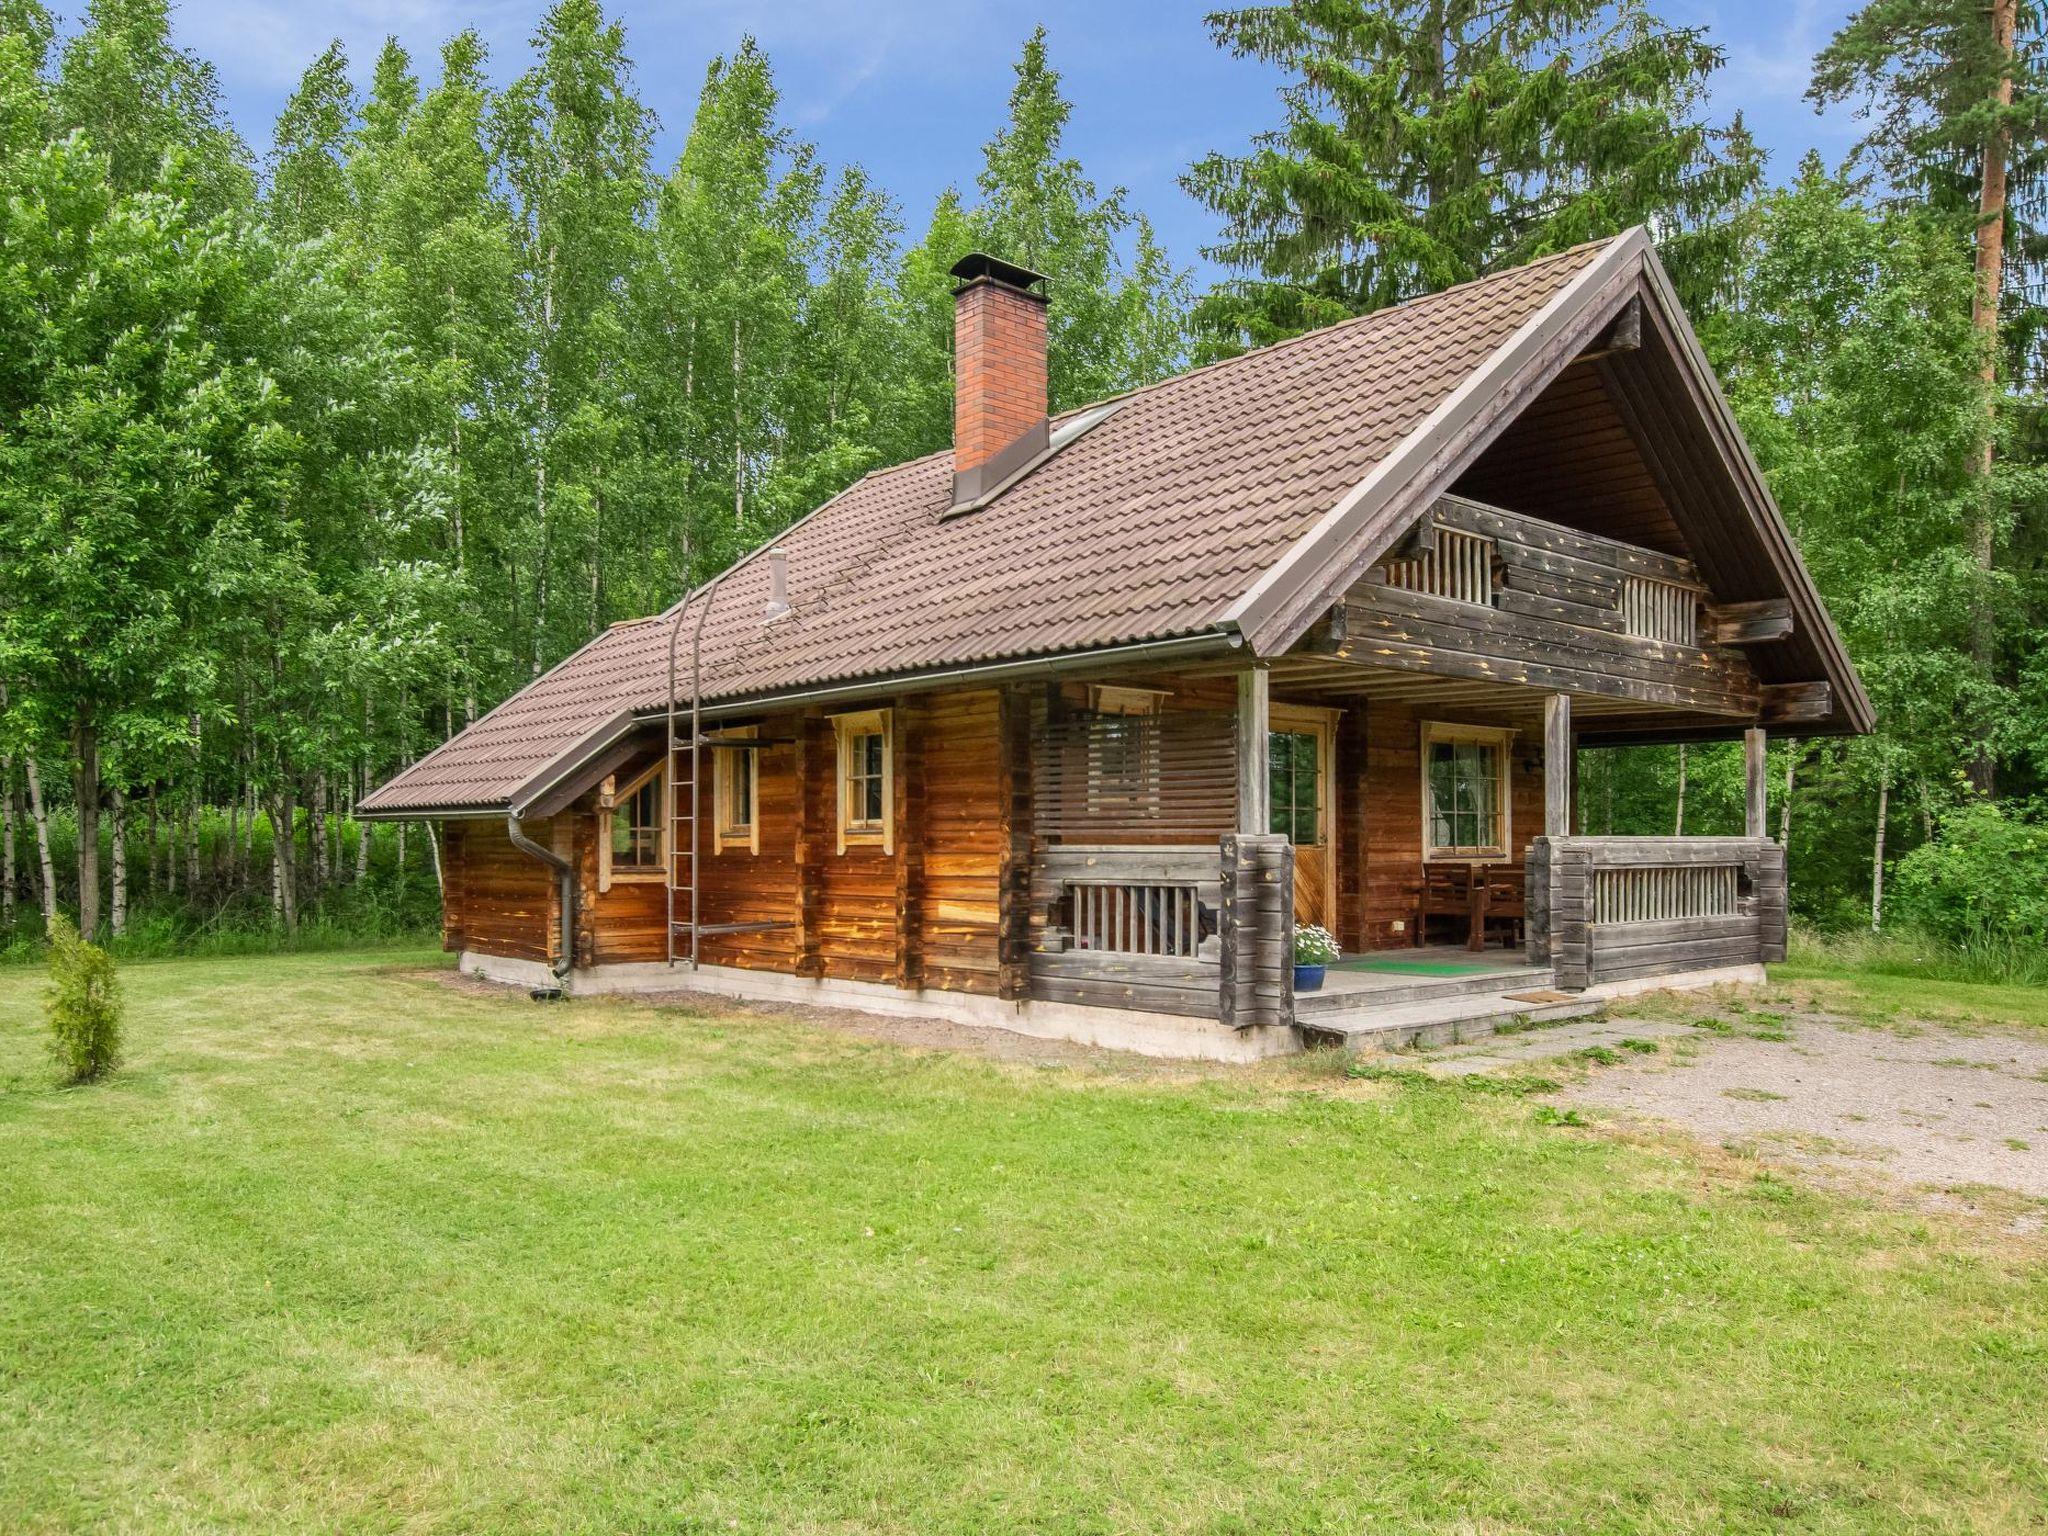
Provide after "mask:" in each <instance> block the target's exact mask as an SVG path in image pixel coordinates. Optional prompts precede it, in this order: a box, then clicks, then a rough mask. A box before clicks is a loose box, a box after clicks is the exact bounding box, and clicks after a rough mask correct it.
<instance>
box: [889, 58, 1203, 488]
mask: <svg viewBox="0 0 2048 1536" xmlns="http://www.w3.org/2000/svg"><path fill="white" fill-rule="evenodd" d="M1015 68H1016V74H1017V83H1016V85H1015V87H1014V88H1013V89H1012V90H1011V92H1010V108H1009V116H1008V119H1007V121H1006V122H1005V123H1004V125H1003V127H1002V128H1001V129H999V130H998V131H997V132H996V134H995V136H994V137H993V138H991V139H990V140H989V142H988V144H987V146H986V147H985V148H984V150H983V154H982V169H981V174H980V175H979V177H977V178H976V190H977V191H978V192H979V193H980V201H979V203H978V204H976V205H975V206H974V207H973V208H971V209H968V208H966V207H964V205H963V204H962V201H961V199H960V197H959V195H958V194H957V193H956V192H952V191H948V192H946V193H945V194H943V195H942V196H941V197H940V199H939V202H938V204H937V206H936V207H935V208H934V209H933V213H932V222H931V226H930V228H929V230H928V231H927V232H926V235H925V237H924V239H923V240H922V241H921V242H920V243H919V244H918V246H917V247H916V248H914V249H913V250H912V251H911V252H909V253H908V255H907V256H906V258H905V261H904V275H903V308H904V312H905V328H906V333H907V337H906V344H907V347H908V350H909V356H910V358H911V359H912V360H913V362H914V364H915V367H916V373H915V376H914V377H913V378H912V379H911V380H909V381H907V383H906V385H905V389H904V401H905V408H906V411H907V412H909V413H910V417H911V419H912V420H914V421H915V422H916V423H917V428H916V431H915V433H914V442H915V449H914V451H918V452H929V451H931V450H932V449H934V448H938V447H942V446H944V445H945V444H946V443H948V442H950V441H951V440H952V425H953V418H952V384H951V358H952V338H953V306H952V299H951V293H952V288H953V279H952V278H951V277H950V276H949V275H948V272H949V269H950V268H951V267H952V265H953V263H954V262H956V261H958V260H959V259H960V258H961V257H962V256H964V255H966V254H967V253H968V252H969V251H971V250H976V249H980V250H986V251H988V252H990V253H991V254H993V255H997V256H1000V257H1002V258H1003V259H1004V260H1006V261H1014V262H1017V263H1018V264H1020V265H1022V266H1026V267H1029V268H1031V269H1032V270H1033V271H1037V272H1043V273H1044V274H1045V275H1046V277H1047V278H1048V283H1047V294H1048V296H1049V298H1050V300H1051V302H1050V304H1049V305H1048V307H1047V315H1046V331H1047V347H1048V351H1049V358H1048V369H1047V373H1048V378H1047V388H1048V392H1049V393H1050V395H1051V397H1052V408H1053V409H1054V410H1055V411H1064V410H1071V409H1072V408H1074V407H1075V406H1079V405H1085V404H1087V403H1088V402H1089V401H1092V400H1099V399H1102V398H1104V397H1105V396H1108V395H1114V394H1120V393H1122V392H1123V391H1125V390H1129V389H1133V388H1136V387H1137V386H1138V385H1141V384H1149V383H1151V382H1153V381H1154V380H1157V379H1160V378H1163V377H1165V376H1166V375H1167V374H1169V373H1172V372H1173V371H1174V369H1175V368H1177V367H1179V366H1180V364H1181V362H1182V360H1183V359H1184V358H1185V356H1186V350H1187V349H1186V317H1187V310H1188V303H1189V298H1190V289H1189V277H1188V274H1187V272H1186V271H1185V270H1183V269H1180V268H1176V267H1174V266H1173V265H1172V263H1171V262H1170V261H1169V260H1168V259H1167V257H1166V255H1165V252H1164V251H1163V250H1162V249H1161V248H1160V246H1159V243H1158V241H1157V239H1156V238H1155V237H1154V235H1153V232H1152V226H1151V223H1150V222H1149V221H1148V220H1147V219H1146V218H1145V217H1144V216H1143V215H1142V214H1139V213H1136V212H1134V211H1132V209H1131V208H1130V207H1129V205H1128V202H1127V195H1126V193H1125V191H1124V189H1123V188H1121V187H1112V188H1110V189H1109V191H1108V192H1106V193H1104V192H1099V191H1098V190H1097V188H1096V185H1095V183H1094V181H1093V180H1092V179H1091V178H1090V177H1089V176H1088V175H1087V173H1086V171H1085V170H1084V169H1083V168H1082V166H1081V164H1080V162H1079V161H1077V160H1075V159H1074V158H1073V157H1072V156H1070V155H1067V154H1065V153H1064V143H1063V141H1064V137H1065V132H1066V126H1067V122H1068V120H1069V119H1070V118H1071V117H1072V115H1073V107H1072V105H1071V103H1069V102H1068V101H1067V100H1066V98H1065V97H1064V96H1062V95H1061V93H1060V77H1059V74H1058V72H1057V71H1056V70H1054V69H1053V68H1052V66H1051V64H1050V62H1049V60H1048V57H1047V52H1046V34H1045V29H1044V28H1043V27H1040V28H1038V29H1037V30H1036V31H1035V32H1033V33H1032V35H1031V36H1030V37H1029V38H1027V39H1026V40H1025V43H1024V48H1023V52H1022V54H1021V55H1020V56H1019V58H1018V61H1017V64H1016V66H1015ZM1126 245H1128V246H1129V248H1130V251H1131V254H1130V255H1129V256H1128V257H1127V256H1126V255H1125V254H1124V247H1125V246H1126Z"/></svg>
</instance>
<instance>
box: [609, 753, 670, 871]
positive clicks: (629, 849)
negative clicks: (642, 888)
mask: <svg viewBox="0 0 2048 1536" xmlns="http://www.w3.org/2000/svg"><path fill="white" fill-rule="evenodd" d="M663 783H664V780H663V778H662V773H661V769H660V768H658V767H657V768H655V769H653V770H652V771H651V772H650V773H648V775H647V776H646V777H645V778H644V779H641V780H640V781H639V782H638V783H636V784H634V785H632V786H631V787H630V788H628V789H627V790H626V791H625V793H623V794H621V795H619V796H618V797H617V799H616V800H615V801H614V803H613V806H612V831H611V867H612V869H613V870H614V871H623V872H627V873H659V872H660V870H661V850H662V838H661V820H662V805H661V790H662V784H663Z"/></svg>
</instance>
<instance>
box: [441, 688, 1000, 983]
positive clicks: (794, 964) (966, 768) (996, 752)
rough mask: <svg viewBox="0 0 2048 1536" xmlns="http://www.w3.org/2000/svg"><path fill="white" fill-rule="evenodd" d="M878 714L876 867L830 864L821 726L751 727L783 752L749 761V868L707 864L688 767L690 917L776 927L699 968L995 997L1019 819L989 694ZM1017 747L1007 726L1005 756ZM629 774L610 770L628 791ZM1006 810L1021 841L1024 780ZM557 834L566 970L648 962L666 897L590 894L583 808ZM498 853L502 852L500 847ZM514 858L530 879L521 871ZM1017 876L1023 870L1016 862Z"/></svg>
mask: <svg viewBox="0 0 2048 1536" xmlns="http://www.w3.org/2000/svg"><path fill="white" fill-rule="evenodd" d="M888 704H889V707H890V708H891V709H892V711H893V716H894V718H893V729H894V731H895V733H896V734H895V742H894V747H893V752H892V756H893V761H894V765H895V793H896V797H897V798H896V802H895V806H894V810H895V849H894V851H893V852H891V853H885V852H883V850H882V849H881V848H880V847H878V846H875V845H871V844H858V843H856V844H850V845H849V846H848V847H847V849H846V851H845V852H843V853H842V852H840V851H839V849H838V834H837V829H838V802H837V796H838V792H839V786H838V776H837V775H838V751H837V744H836V742H835V741H834V739H833V733H832V722H831V720H830V718H829V716H827V715H826V714H825V713H823V712H822V711H816V710H812V711H807V712H804V713H801V714H797V713H790V714H784V715H778V716H764V717H763V718H762V719H761V720H760V721H759V722H758V726H759V730H760V734H761V735H762V736H764V737H768V738H770V739H771V740H773V739H775V738H786V739H784V740H779V741H776V742H775V744H773V745H770V746H768V747H765V748H763V749H762V750H761V752H760V767H759V778H758V781H757V784H756V793H755V815H756V817H757V819H758V820H759V823H760V851H759V852H758V853H755V852H751V851H749V850H748V849H747V848H745V847H731V848H727V849H725V850H723V851H721V850H719V848H718V846H717V840H716V837H715V836H714V834H713V807H712V795H713V784H714V775H713V773H712V770H711V768H710V766H709V763H710V757H711V754H710V753H709V752H706V753H705V754H704V760H705V767H704V770H703V777H702V782H701V783H700V784H699V785H698V799H699V815H700V817H701V820H700V823H699V827H700V846H701V848H702V850H703V854H702V860H701V862H702V865H703V877H702V879H703V888H702V893H701V898H700V916H701V918H702V920H703V921H704V922H705V923H706V924H715V923H778V924H782V925H784V926H782V927H778V928H773V929H768V930H765V931H757V932H752V933H738V934H708V935H706V936H705V938H704V939H703V941H702V943H701V946H700V949H699V953H700V955H701V956H702V958H703V960H704V961H705V963H707V964H712V965H726V966H734V967H738V968H741V969H749V970H770V971H782V972H787V973H792V974H796V975H801V976H813V977H830V978H833V979H836V980H850V981H871V982H883V983H887V984H890V985H893V986H901V987H911V988H916V987H920V986H922V987H933V988H939V989H941V990H946V991H957V992H980V993H991V994H992V993H996V992H998V991H1000V990H1001V975H1002V970H1001V967H1002V956H1001V949H1000V945H999V943H998V930H999V920H1000V917H1001V906H1002V904H1001V899H1000V892H1001V889H1002V881H1003V879H1004V869H1005V864H1004V859H1005V850H1006V848H1008V849H1009V856H1010V861H1011V870H1012V878H1017V875H1016V869H1017V859H1016V851H1015V848H1014V847H1013V846H1012V841H1013V840H1014V839H1015V837H1016V836H1017V835H1018V834H1017V827H1018V825H1019V822H1018V817H1019V814H1020V813H1019V810H1018V806H1017V803H1016V796H1017V794H1018V784H1017V781H1016V780H1015V777H1014V775H1013V776H1012V777H1011V778H1010V779H1009V780H1006V779H1005V776H1004V762H1005V758H1004V752H1005V738H1004V735H1003V731H1002V700H1001V696H1000V695H999V694H997V693H995V692H993V691H981V692H961V693H947V694H931V695H916V696H910V697H906V698H902V699H896V700H891V701H888ZM1014 708H1015V706H1014V705H1013V709H1014ZM1018 734H1019V731H1018V727H1017V726H1016V724H1015V723H1014V719H1013V724H1012V727H1011V737H1010V750H1011V751H1012V753H1014V752H1015V751H1016V750H1017V740H1016V738H1017V736H1018ZM735 761H736V762H737V761H738V759H737V758H736V759H735ZM639 766H644V764H641V765H639ZM636 771H637V767H629V768H627V769H625V770H622V772H624V773H625V774H627V775H629V776H630V774H632V773H634V772H636ZM1022 794H1023V796H1024V801H1023V810H1022V812H1021V815H1022V818H1023V820H1022V825H1023V827H1024V828H1025V829H1026V831H1025V832H1024V834H1023V835H1024V836H1026V837H1028V827H1029V819H1030V812H1029V776H1028V773H1027V774H1026V775H1025V777H1024V780H1023V785H1022ZM558 819H560V820H563V821H573V823H574V824H575V828H576V859H577V869H578V874H579V904H580V914H579V916H580V921H579V923H578V929H579V933H578V938H579V958H580V960H581V963H585V964H591V963H596V964H619V963H626V962H634V961H640V962H645V961H659V960H661V959H663V958H664V957H665V955H666V948H665V945H664V943H663V937H662V925H663V923H664V922H665V921H666V897H665V895H664V890H663V887H662V884H661V882H660V881H659V880H642V879H637V878H634V877H630V876H629V877H624V878H622V877H620V876H618V875H616V874H615V875H614V876H613V879H612V883H611V887H610V889H609V890H606V891H602V892H600V891H599V890H598V889H597V883H598V880H597V876H598V868H597V836H598V818H597V814H596V808H595V802H594V797H586V798H585V799H584V800H583V801H580V802H579V803H578V804H577V806H576V807H575V808H574V810H573V812H571V813H569V814H568V815H565V816H564V817H562V818H558ZM500 837H501V839H502V832H501V833H500ZM506 850H507V851H508V852H511V851H512V850H511V848H510V844H509V843H507V844H506ZM521 858H522V860H523V862H524V863H525V864H527V865H529V866H531V867H532V868H533V869H535V870H540V866H539V865H538V864H537V863H536V862H535V861H533V860H531V859H524V857H523V856H521ZM1024 867H1025V868H1026V869H1027V870H1028V858H1027V859H1026V860H1025V864H1024ZM543 873H544V872H543ZM677 901H678V911H679V913H682V912H686V911H687V898H686V897H685V896H684V895H682V894H681V893H678V898H677ZM458 910H462V909H460V908H458ZM494 952H509V951H494ZM1018 963H1021V947H1020V953H1019V956H1018ZM1021 993H1022V987H1021V982H1020V984H1019V987H1018V995H1021Z"/></svg>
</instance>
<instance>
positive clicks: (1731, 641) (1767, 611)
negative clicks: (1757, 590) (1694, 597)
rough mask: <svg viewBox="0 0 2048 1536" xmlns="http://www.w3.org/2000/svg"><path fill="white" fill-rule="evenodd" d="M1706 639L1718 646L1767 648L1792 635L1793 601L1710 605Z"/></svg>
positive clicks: (1706, 614) (1777, 599) (1706, 613)
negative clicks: (1765, 646) (1761, 646)
mask: <svg viewBox="0 0 2048 1536" xmlns="http://www.w3.org/2000/svg"><path fill="white" fill-rule="evenodd" d="M1703 617H1704V618H1705V620H1706V638H1707V639H1708V640H1710V641H1711V642H1713V643H1714V644H1715V645H1767V644H1769V643H1771V642H1772V641H1775V640H1783V639H1785V638H1786V637H1787V636H1789V635H1790V634H1791V633H1792V624H1793V620H1792V600H1791V599H1790V598H1788V597H1766V598H1759V599H1757V600H1756V601H1755V602H1749V603H1708V604H1707V605H1706V609H1705V611H1704V614H1703Z"/></svg>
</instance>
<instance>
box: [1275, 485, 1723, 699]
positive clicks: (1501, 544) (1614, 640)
mask: <svg viewBox="0 0 2048 1536" xmlns="http://www.w3.org/2000/svg"><path fill="white" fill-rule="evenodd" d="M1431 516H1432V517H1433V518H1434V519H1435V520H1437V521H1438V522H1441V523H1442V524H1443V526H1444V527H1446V528H1450V529H1454V530H1456V531H1458V532H1459V533H1460V534H1462V535H1480V536H1484V537H1485V538H1487V539H1489V540H1490V541H1491V543H1492V546H1493V550H1494V557H1495V559H1496V561H1497V562H1498V568H1499V582H1498V586H1497V590H1496V591H1495V592H1494V594H1493V601H1492V602H1491V603H1474V602H1460V601H1456V600H1454V599H1452V598H1448V597H1441V596H1437V595H1435V594H1433V593H1430V592H1417V591H1409V590H1406V589H1404V588H1403V587H1400V586H1396V585H1393V584H1392V583H1391V582H1390V581H1389V574H1390V572H1397V571H1398V570H1399V569H1400V568H1401V562H1399V561H1395V560H1389V561H1387V562H1383V563H1382V565H1381V566H1380V567H1379V568H1378V569H1376V570H1374V571H1373V572H1371V573H1370V574H1369V575H1368V576H1367V578H1366V579H1365V580H1364V581H1362V582H1360V583H1359V584H1358V585H1356V586H1354V587H1353V588H1352V589H1351V590H1350V591H1349V592H1348V593H1346V594H1345V598H1344V602H1343V604H1342V605H1341V615H1340V617H1341V622H1338V623H1335V624H1333V625H1332V626H1330V627H1329V628H1328V629H1327V630H1325V631H1323V632H1320V633H1317V634H1315V635H1314V637H1313V638H1311V639H1310V640H1309V642H1307V643H1308V644H1309V646H1310V647H1311V648H1312V649H1316V650H1319V651H1322V652H1324V653H1327V654H1334V655H1336V656H1339V657H1341V658H1345V659H1349V660H1355V661H1359V662H1362V663H1365V664H1368V665H1371V666H1376V667H1388V668H1393V669H1395V670H1399V671H1410V672H1423V673H1429V674H1432V675H1434V676H1439V677H1463V678H1472V679H1475V680H1480V681H1485V682H1494V683H1515V684H1521V685H1526V686H1528V687H1532V688H1541V689H1544V690H1546V691H1550V692H1562V693H1577V694H1596V695H1601V696H1604V697H1610V698H1620V699H1629V700H1632V701H1635V702H1637V703H1643V704H1654V705H1663V706H1669V707H1672V708H1682V709H1691V710H1698V711H1701V712H1703V713H1709V714H1719V715H1728V716H1743V717H1749V718H1754V717H1755V716H1756V714H1757V713H1758V711H1759V709H1760V708H1761V706H1762V703H1763V694H1762V690H1761V688H1760V685H1759V683H1758V681H1757V677H1756V673H1755V671H1754V670H1753V669H1752V668H1751V666H1750V664H1749V662H1748V659H1747V658H1746V657H1745V656H1743V654H1742V653H1741V652H1740V651H1738V650H1736V649H1733V648H1731V647H1727V646H1722V645H1718V644H1710V645H1705V646H1702V645H1685V644H1675V643H1671V642H1669V641H1665V640H1657V639H1650V638H1646V637H1642V636H1638V635H1632V634H1628V633H1626V632H1625V631H1626V629H1627V628H1628V626H1629V624H1630V623H1631V614H1632V613H1633V612H1634V607H1633V606H1630V607H1625V606H1624V594H1625V593H1626V591H1627V590H1628V587H1629V582H1630V580H1631V578H1642V579H1647V580H1650V581H1654V582H1659V583H1665V584H1677V585H1680V586H1686V587H1696V584H1697V578H1696V577H1695V575H1694V574H1693V571H1692V567H1691V566H1690V564H1689V563H1688V562H1686V561H1684V560H1680V559H1678V558H1677V557H1675V556H1672V555H1666V554H1660V553H1658V552H1656V551H1654V550H1646V549H1638V548H1636V547H1635V546H1633V545H1628V544H1622V543H1618V542H1616V541H1614V540H1612V539H1601V538H1598V537H1596V536H1594V535H1592V534H1587V533H1581V532H1578V531H1577V530H1574V529H1569V528H1563V527H1560V526H1558V525H1556V524H1553V523H1545V522H1542V521H1540V520H1539V519H1536V518H1530V517H1524V516H1521V515H1520V514H1517V513H1511V512H1504V511H1501V510H1500V509H1498V508H1493V507H1485V506H1482V505H1480V504H1478V503H1476V502H1468V501H1464V500H1461V499H1459V498H1456V497H1446V498H1444V499H1443V500H1442V501H1440V502H1438V503H1437V505H1436V507H1435V508H1434V509H1433V511H1432V513H1431ZM1699 590H1700V593H1701V596H1704V589H1699ZM1658 611H1659V612H1660V613H1661V612H1662V609H1661V608H1659V610H1658Z"/></svg>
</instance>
